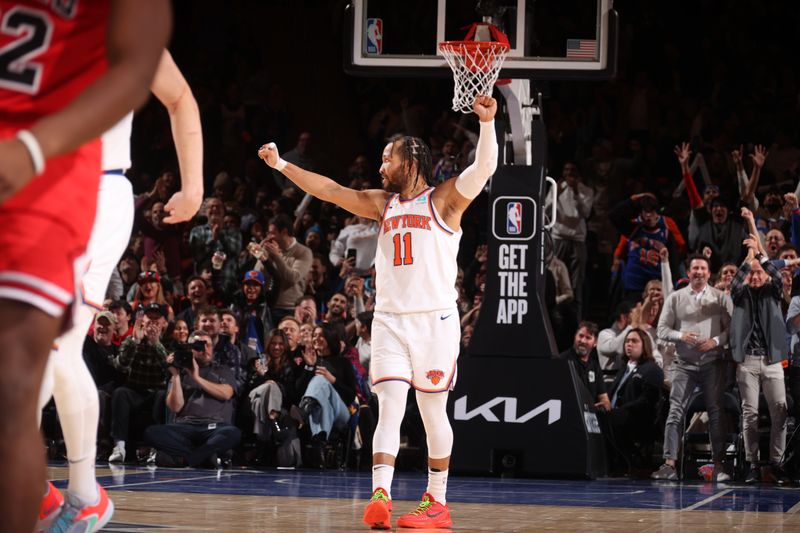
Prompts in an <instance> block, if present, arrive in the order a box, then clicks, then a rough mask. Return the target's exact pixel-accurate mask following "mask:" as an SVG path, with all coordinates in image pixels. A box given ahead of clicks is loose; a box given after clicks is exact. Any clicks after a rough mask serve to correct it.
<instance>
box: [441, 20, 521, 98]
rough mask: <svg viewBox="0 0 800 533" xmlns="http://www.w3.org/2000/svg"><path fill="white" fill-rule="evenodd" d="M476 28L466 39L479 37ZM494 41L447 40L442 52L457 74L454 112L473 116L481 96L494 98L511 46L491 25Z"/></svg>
mask: <svg viewBox="0 0 800 533" xmlns="http://www.w3.org/2000/svg"><path fill="white" fill-rule="evenodd" d="M476 26H483V25H473V27H472V29H471V30H470V32H469V33H468V34H467V37H466V39H469V38H470V37H472V36H473V35H474V34H475V30H476ZM487 26H489V29H490V30H491V34H492V37H494V38H495V39H496V40H494V41H470V40H464V41H444V42H441V43H439V52H440V53H441V54H442V56H444V59H445V61H447V64H448V65H449V66H450V70H452V71H453V82H454V83H455V90H454V93H453V111H461V112H462V113H472V104H473V103H474V102H475V97H476V96H478V95H479V94H486V95H489V96H491V94H492V89H493V88H494V84H495V82H496V81H497V76H498V74H499V73H500V68H501V67H502V66H503V61H504V60H505V58H506V55H508V52H509V50H510V49H511V47H510V46H509V44H508V39H507V38H506V36H505V35H504V34H503V33H502V32H501V31H500V30H498V29H497V28H496V27H495V26H493V25H491V24H488V25H487Z"/></svg>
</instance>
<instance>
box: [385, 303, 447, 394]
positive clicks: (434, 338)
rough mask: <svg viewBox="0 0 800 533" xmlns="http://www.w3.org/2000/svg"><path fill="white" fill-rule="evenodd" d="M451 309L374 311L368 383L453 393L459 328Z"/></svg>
mask: <svg viewBox="0 0 800 533" xmlns="http://www.w3.org/2000/svg"><path fill="white" fill-rule="evenodd" d="M459 320H460V318H459V316H458V311H457V310H456V308H455V307H453V308H452V309H446V310H444V311H441V310H440V311H431V312H426V313H407V314H399V313H385V312H381V311H376V312H375V315H374V318H373V321H372V359H371V361H370V379H371V380H372V384H373V385H375V384H376V383H380V382H382V381H393V380H394V381H405V382H406V383H409V384H410V385H411V386H412V387H414V388H415V389H416V390H418V391H422V392H443V391H447V390H453V386H454V385H455V382H456V361H457V360H458V349H459V342H460V339H461V325H460V323H459Z"/></svg>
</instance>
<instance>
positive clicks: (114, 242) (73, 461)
mask: <svg viewBox="0 0 800 533" xmlns="http://www.w3.org/2000/svg"><path fill="white" fill-rule="evenodd" d="M150 90H151V91H152V93H153V94H154V95H155V96H156V97H157V98H158V99H159V100H160V101H161V103H163V104H164V106H165V107H166V108H167V110H168V112H169V116H170V122H171V124H172V136H173V139H174V140H175V150H176V152H177V155H178V164H179V166H180V171H181V191H179V192H177V193H175V195H173V196H172V198H170V200H169V202H167V205H166V206H165V207H164V209H165V211H166V212H167V213H168V215H169V216H168V217H166V218H165V219H164V221H165V222H167V223H171V224H176V223H179V222H184V221H186V220H189V219H191V217H192V216H194V214H195V213H196V212H197V210H198V209H199V207H200V204H201V202H202V200H203V139H202V131H201V126H200V112H199V110H198V107H197V102H196V101H195V99H194V96H193V95H192V92H191V90H190V88H189V86H188V84H187V83H186V80H185V79H184V77H183V75H182V74H181V72H180V70H179V69H178V67H177V65H175V62H174V61H173V59H172V56H171V55H170V53H169V52H168V51H166V50H165V51H164V53H163V54H162V57H161V61H160V62H159V65H158V69H157V70H156V74H155V78H154V79H153V83H152V85H151V86H150ZM132 124H133V113H130V114H128V115H127V116H126V117H125V118H123V119H122V120H121V121H120V122H119V123H117V124H116V125H115V126H114V127H113V128H112V129H110V130H109V131H107V132H106V133H105V134H104V135H103V177H102V179H101V181H100V189H99V191H98V198H97V214H96V217H95V221H94V226H93V228H92V235H91V238H90V240H89V244H88V246H87V249H86V255H87V260H88V267H87V270H86V271H85V273H84V274H83V276H82V277H81V279H80V283H76V287H80V288H81V295H80V296H81V298H80V299H78V300H77V302H76V308H75V309H74V310H73V326H72V328H71V329H70V330H69V331H67V332H66V333H64V334H63V335H62V336H61V337H60V338H58V339H57V340H56V346H57V348H56V349H54V350H53V351H52V352H51V354H50V360H49V361H48V366H47V371H46V372H45V378H44V383H43V384H42V389H41V393H40V399H39V400H40V401H39V406H40V410H41V408H42V407H44V405H46V404H47V402H48V401H50V396H51V395H53V396H55V400H56V408H57V410H58V416H59V420H60V422H61V427H62V431H63V433H64V442H65V444H66V448H67V459H68V460H69V487H68V492H67V494H66V501H64V497H63V496H62V495H61V494H60V493H59V491H58V489H56V488H55V487H54V486H53V485H52V484H49V485H48V493H47V494H46V495H45V498H44V500H43V502H42V507H41V509H40V512H39V520H40V522H39V526H38V528H40V529H41V528H43V527H47V528H48V529H47V530H48V531H67V530H70V527H72V526H74V524H76V523H80V524H81V526H82V527H83V528H84V529H80V528H79V530H80V531H85V532H87V533H88V532H92V531H98V530H99V529H100V528H101V527H103V525H105V524H106V523H107V522H108V521H109V520H110V519H111V515H112V514H113V511H114V504H113V502H112V501H111V500H110V499H109V498H108V495H107V494H106V492H105V490H104V489H103V488H102V487H100V486H99V485H98V484H97V481H96V479H95V472H94V465H95V459H96V441H97V422H98V416H99V404H98V397H97V387H96V386H95V383H94V380H93V379H92V376H91V374H90V373H89V369H88V368H87V367H86V363H85V362H84V360H83V342H84V340H85V339H86V332H87V331H88V329H89V326H90V325H91V323H92V321H93V319H94V315H95V313H96V312H97V311H102V310H103V306H102V303H103V300H104V299H105V294H106V289H107V288H108V282H109V279H110V278H111V273H112V272H113V270H114V268H116V266H117V263H118V262H119V259H120V257H122V254H123V252H124V251H125V248H127V246H128V241H129V240H130V236H131V230H132V227H133V218H134V209H133V190H132V189H131V184H130V182H129V181H128V179H127V178H126V177H125V174H124V173H125V170H127V169H128V168H130V166H131V156H130V144H131V142H130V139H131V127H132ZM77 208H80V207H79V206H78V207H77Z"/></svg>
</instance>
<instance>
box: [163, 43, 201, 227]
mask: <svg viewBox="0 0 800 533" xmlns="http://www.w3.org/2000/svg"><path fill="white" fill-rule="evenodd" d="M150 90H151V91H152V92H153V94H154V95H155V96H156V98H158V99H159V101H160V102H161V103H162V104H164V107H166V108H167V112H168V113H169V121H170V125H171V126H172V139H173V140H174V142H175V152H176V153H177V155H178V166H179V167H180V171H181V190H180V191H178V192H176V193H175V194H174V195H172V198H170V200H169V201H168V202H167V205H165V206H164V210H165V211H166V212H167V213H168V216H167V217H165V218H164V222H166V223H167V224H177V223H179V222H186V221H187V220H190V219H191V218H192V217H193V216H194V215H195V214H196V213H197V210H198V209H200V204H201V203H202V201H203V130H202V126H201V125H200V110H199V109H198V107H197V100H195V98H194V95H193V94H192V90H191V89H190V88H189V84H188V83H186V79H185V78H184V77H183V74H181V71H180V69H178V66H177V65H176V64H175V61H174V60H173V59H172V55H170V53H169V52H168V51H167V50H164V52H163V53H162V54H161V61H160V62H159V64H158V69H156V76H155V78H154V79H153V83H152V85H151V86H150Z"/></svg>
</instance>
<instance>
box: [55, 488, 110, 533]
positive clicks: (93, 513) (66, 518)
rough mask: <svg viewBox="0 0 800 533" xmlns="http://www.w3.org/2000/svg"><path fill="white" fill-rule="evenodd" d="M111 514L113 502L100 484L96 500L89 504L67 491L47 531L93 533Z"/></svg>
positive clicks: (107, 520)
mask: <svg viewBox="0 0 800 533" xmlns="http://www.w3.org/2000/svg"><path fill="white" fill-rule="evenodd" d="M113 514H114V502H112V501H111V500H110V499H109V497H108V494H107V493H106V491H105V489H104V488H103V487H101V486H100V485H97V501H96V502H94V503H91V504H86V503H84V502H81V501H80V500H78V498H76V497H75V496H73V495H71V494H70V493H69V492H67V500H66V502H65V503H64V506H63V507H62V508H61V512H60V513H58V517H56V519H55V520H54V521H53V524H52V525H51V526H50V530H49V531H53V532H61V531H81V532H84V533H94V532H95V531H99V530H100V529H101V528H102V527H103V526H104V525H106V524H107V523H108V522H109V520H111V516H112V515H113Z"/></svg>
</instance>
